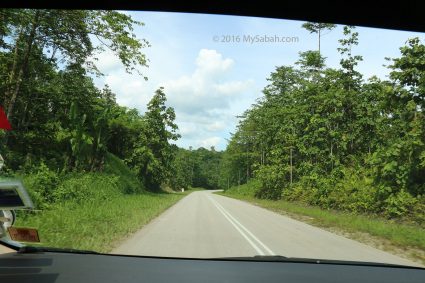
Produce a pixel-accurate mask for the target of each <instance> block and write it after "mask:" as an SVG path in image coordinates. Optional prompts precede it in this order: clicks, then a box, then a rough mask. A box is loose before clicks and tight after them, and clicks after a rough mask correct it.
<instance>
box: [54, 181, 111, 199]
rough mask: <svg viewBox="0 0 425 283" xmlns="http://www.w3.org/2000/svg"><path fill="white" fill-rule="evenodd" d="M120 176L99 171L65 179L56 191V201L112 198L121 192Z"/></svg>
mask: <svg viewBox="0 0 425 283" xmlns="http://www.w3.org/2000/svg"><path fill="white" fill-rule="evenodd" d="M118 182H119V177H118V176H114V175H106V174H99V173H88V174H84V175H80V176H73V177H72V178H68V179H67V180H65V181H63V183H62V184H61V185H60V186H59V187H58V188H57V190H55V191H54V194H53V197H54V200H55V202H57V203H58V202H65V201H72V202H75V203H79V204H80V203H83V202H88V201H94V200H96V201H105V200H110V199H112V198H113V197H114V196H117V195H118V194H119V188H118V187H119V185H118Z"/></svg>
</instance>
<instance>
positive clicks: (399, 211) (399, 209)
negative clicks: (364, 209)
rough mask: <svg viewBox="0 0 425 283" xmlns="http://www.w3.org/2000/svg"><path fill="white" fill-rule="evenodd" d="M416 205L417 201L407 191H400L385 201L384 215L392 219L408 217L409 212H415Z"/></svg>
mask: <svg viewBox="0 0 425 283" xmlns="http://www.w3.org/2000/svg"><path fill="white" fill-rule="evenodd" d="M416 203H417V199H415V198H414V197H413V196H412V195H410V194H409V193H408V192H406V191H405V190H400V191H399V192H397V193H396V194H392V195H390V196H389V197H388V198H387V199H386V200H385V201H384V205H385V206H384V213H385V215H386V216H387V217H390V218H399V217H402V216H407V215H408V214H409V212H411V211H413V208H414V206H415V204H416Z"/></svg>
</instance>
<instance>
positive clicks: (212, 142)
mask: <svg viewBox="0 0 425 283" xmlns="http://www.w3.org/2000/svg"><path fill="white" fill-rule="evenodd" d="M220 141H221V138H220V137H208V138H205V139H202V140H200V141H199V142H198V144H197V145H198V146H199V147H204V148H207V149H209V148H210V147H212V146H214V147H217V145H218V144H219V143H220Z"/></svg>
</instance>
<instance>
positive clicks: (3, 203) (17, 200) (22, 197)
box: [0, 181, 34, 239]
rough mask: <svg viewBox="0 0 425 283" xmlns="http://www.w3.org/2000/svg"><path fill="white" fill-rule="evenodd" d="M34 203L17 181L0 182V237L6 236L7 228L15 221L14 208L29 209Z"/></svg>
mask: <svg viewBox="0 0 425 283" xmlns="http://www.w3.org/2000/svg"><path fill="white" fill-rule="evenodd" d="M33 207H34V205H33V203H32V201H31V199H30V197H29V195H28V192H27V191H26V190H25V188H24V186H23V185H22V183H21V182H19V181H5V182H0V239H2V238H7V237H8V236H7V230H8V228H9V227H11V226H12V225H13V223H15V219H16V215H15V212H14V210H15V209H31V208H33Z"/></svg>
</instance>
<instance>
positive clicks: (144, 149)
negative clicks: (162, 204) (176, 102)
mask: <svg viewBox="0 0 425 283" xmlns="http://www.w3.org/2000/svg"><path fill="white" fill-rule="evenodd" d="M165 103H166V96H165V93H164V89H163V88H162V87H161V88H159V89H158V90H157V91H156V92H155V95H154V96H153V97H152V99H151V100H150V102H149V104H148V109H147V112H146V113H145V116H144V117H143V123H144V126H143V128H142V132H141V133H140V135H139V138H138V140H137V141H136V143H135V148H134V149H133V153H132V155H131V156H130V158H129V159H128V163H129V164H130V165H131V166H132V167H134V168H135V169H136V171H137V173H138V175H139V177H140V179H141V180H143V181H144V182H145V185H146V187H147V188H150V189H152V190H158V189H159V188H160V186H161V184H163V183H164V182H165V181H167V180H168V179H169V177H170V175H171V173H172V162H173V159H174V150H173V147H172V145H171V144H170V143H169V142H170V141H175V140H177V139H178V138H179V137H180V135H179V134H178V133H177V130H178V127H177V125H176V124H175V123H174V120H175V118H176V115H175V113H174V109H173V108H172V107H167V106H166V105H165Z"/></svg>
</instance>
